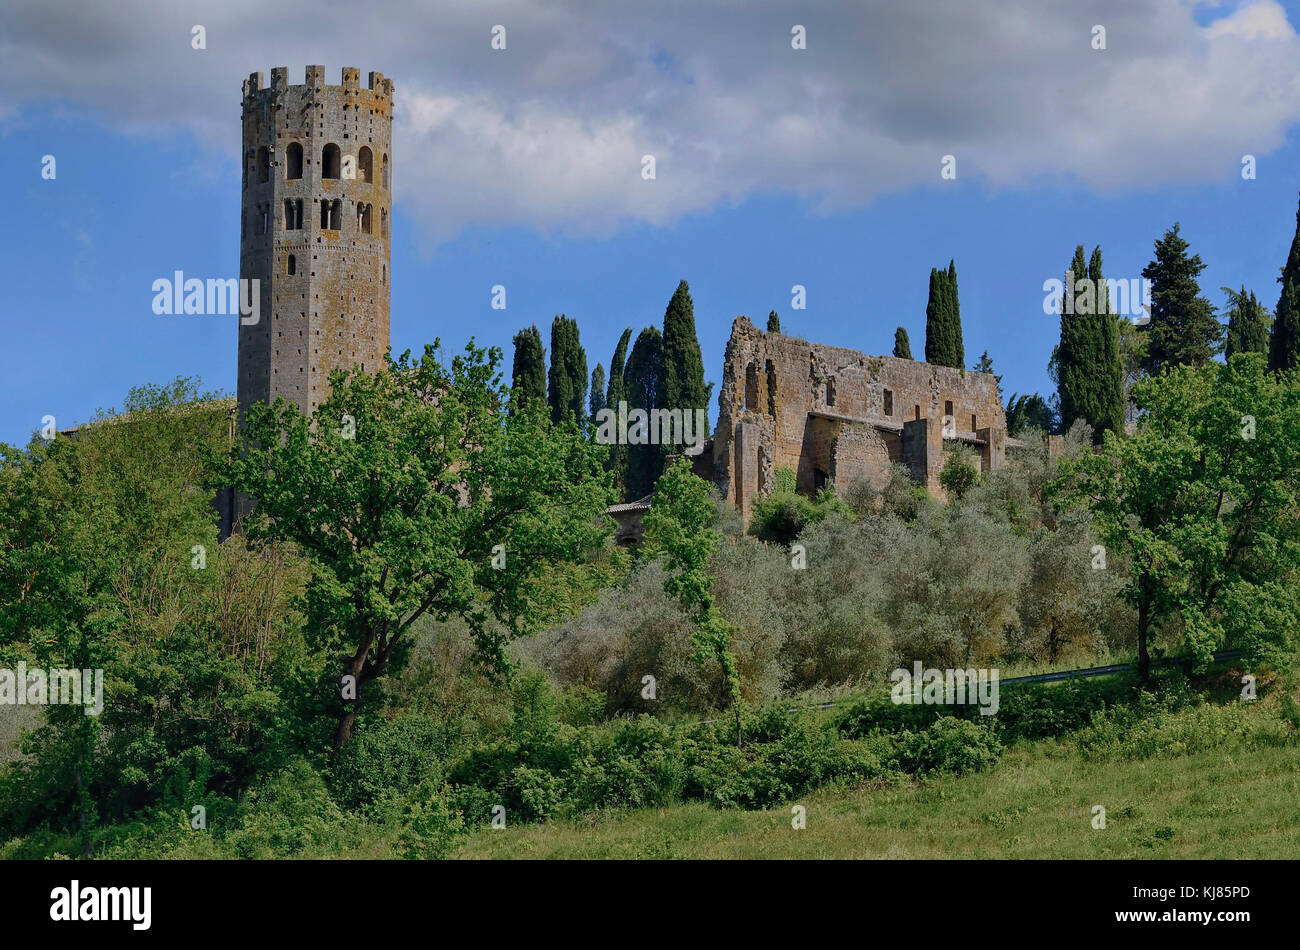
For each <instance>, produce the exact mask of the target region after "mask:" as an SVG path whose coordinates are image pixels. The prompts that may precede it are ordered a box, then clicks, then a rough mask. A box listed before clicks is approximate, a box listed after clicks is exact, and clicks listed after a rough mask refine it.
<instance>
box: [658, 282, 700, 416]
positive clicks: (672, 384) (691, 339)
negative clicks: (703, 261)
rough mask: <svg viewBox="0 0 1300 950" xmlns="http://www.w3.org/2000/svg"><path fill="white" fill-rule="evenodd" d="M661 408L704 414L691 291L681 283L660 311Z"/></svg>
mask: <svg viewBox="0 0 1300 950" xmlns="http://www.w3.org/2000/svg"><path fill="white" fill-rule="evenodd" d="M663 399H664V402H663V405H664V407H665V408H669V409H680V410H681V411H682V412H683V413H686V412H688V411H691V410H695V409H703V410H705V412H706V413H707V412H708V408H709V389H708V387H706V386H705V384H704V360H703V358H702V357H701V356H700V341H699V338H698V337H697V336H696V335H695V305H694V303H693V302H692V301H691V288H690V286H689V285H688V284H687V283H686V281H684V280H683V281H681V282H680V283H678V285H677V289H676V290H675V291H673V296H672V299H671V300H669V301H668V308H667V309H666V310H665V311H664V332H663Z"/></svg>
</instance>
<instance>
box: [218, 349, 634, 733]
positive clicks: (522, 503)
mask: <svg viewBox="0 0 1300 950" xmlns="http://www.w3.org/2000/svg"><path fill="white" fill-rule="evenodd" d="M439 355H440V350H439V345H438V344H437V343H436V342H435V343H434V344H433V345H432V346H426V347H425V350H424V356H423V358H422V359H420V360H418V361H412V360H411V359H410V354H409V351H408V352H407V353H404V354H402V356H401V358H400V359H398V360H396V361H394V360H392V359H389V360H388V361H387V364H386V366H385V368H384V369H382V370H381V371H379V372H377V373H373V374H366V373H348V372H344V371H341V370H339V371H335V372H334V373H333V374H331V378H330V383H331V386H332V387H333V391H332V393H331V395H330V396H329V398H328V399H327V400H326V401H325V402H324V403H323V404H322V405H321V406H320V408H319V410H318V411H317V413H316V416H315V417H314V418H313V419H311V420H308V419H307V418H306V417H305V416H303V415H302V414H301V413H299V411H298V410H297V409H296V407H294V406H293V405H291V404H289V403H286V402H284V401H283V400H276V402H275V404H274V405H273V406H267V405H265V404H261V403H259V404H255V405H254V406H253V407H252V408H251V409H250V410H249V411H248V417H247V420H246V424H245V436H246V438H247V440H248V443H249V445H248V448H247V450H246V451H244V452H241V451H240V450H238V449H236V450H233V451H232V452H231V454H230V456H229V458H228V459H227V460H226V464H225V470H224V472H223V475H224V477H225V479H226V480H227V481H228V482H229V483H230V484H233V485H234V486H235V487H236V488H238V489H239V490H240V491H242V492H244V493H245V494H247V495H249V496H250V497H253V498H255V499H257V507H256V510H255V515H254V518H253V519H252V522H251V523H250V525H249V527H248V530H249V533H250V535H251V536H253V537H255V538H269V539H278V540H285V541H292V542H293V543H294V544H295V545H297V546H298V547H299V548H300V549H301V550H302V551H303V552H305V553H306V554H307V556H308V557H309V558H310V559H311V562H312V577H311V581H310V583H309V585H308V588H307V599H306V602H307V614H308V629H309V631H310V633H311V635H312V636H313V637H314V638H315V639H316V641H317V642H318V643H319V645H320V648H321V650H322V652H325V653H327V654H329V655H331V656H337V657H339V658H340V660H341V669H340V670H339V673H340V674H341V675H342V676H343V677H351V678H352V679H351V680H346V679H344V680H342V681H341V682H342V683H343V690H344V692H342V693H340V694H339V695H340V696H345V697H350V696H351V695H352V693H351V690H350V687H353V686H354V687H355V696H356V699H355V701H353V700H352V699H350V698H345V699H344V700H343V702H342V703H341V706H340V711H339V715H338V724H337V729H336V731H335V738H334V745H335V748H341V747H342V746H344V745H345V744H346V743H347V742H348V740H349V738H350V737H351V734H352V727H353V723H354V722H355V720H356V717H357V712H358V709H359V708H360V704H361V703H362V702H364V701H366V700H367V699H368V698H370V696H371V694H372V690H370V689H368V686H369V684H371V683H372V682H373V681H374V680H376V679H378V678H379V677H381V676H383V675H384V673H385V672H386V671H387V669H388V667H389V665H390V663H392V661H393V660H394V657H395V656H397V655H398V654H397V652H396V651H398V649H399V647H400V646H401V645H402V644H403V643H404V637H405V635H406V634H407V632H408V631H409V630H410V629H411V625H412V624H413V623H414V622H415V621H416V620H418V619H419V618H420V617H422V616H425V615H426V614H428V615H430V616H433V617H440V618H447V617H450V616H458V617H460V618H462V619H463V620H464V621H465V623H466V624H467V625H468V628H469V630H470V633H471V635H472V637H473V639H474V642H475V645H476V647H477V651H478V655H479V656H480V658H481V659H482V660H483V662H484V663H485V664H486V665H487V666H488V668H489V669H491V670H495V671H504V670H505V669H506V668H507V663H506V656H505V645H506V643H507V642H508V641H509V640H511V639H514V638H516V637H521V636H525V635H528V634H531V633H533V632H535V631H537V630H538V629H540V628H541V627H542V626H543V625H544V624H545V623H547V622H548V621H549V620H553V619H554V617H555V615H556V614H557V612H558V607H559V604H560V602H559V600H557V598H558V597H559V596H560V594H559V593H558V592H557V591H555V590H553V589H552V588H551V585H548V584H547V583H545V581H544V580H543V577H544V570H545V568H547V567H548V566H553V565H562V564H565V563H572V562H575V561H579V560H581V559H583V558H584V557H585V555H586V552H588V551H590V550H591V549H592V548H593V547H594V546H596V545H598V544H600V543H601V541H602V539H603V538H604V537H605V535H606V533H607V520H608V519H602V518H601V517H600V515H601V512H602V510H603V509H604V508H605V507H606V506H607V505H608V504H609V502H610V500H611V492H610V490H609V477H608V475H607V474H606V473H605V472H604V471H603V465H602V464H601V462H602V458H601V456H603V454H604V452H603V450H602V449H600V448H598V447H597V446H595V445H594V444H592V443H590V442H588V441H587V440H586V439H584V438H583V436H582V435H581V433H580V432H579V430H578V428H577V426H576V424H575V423H574V422H573V421H572V420H566V421H565V422H564V423H563V424H561V425H548V423H547V420H546V418H545V415H544V413H545V408H544V407H543V406H541V405H529V406H528V407H526V408H525V409H523V410H521V411H520V412H517V413H515V414H513V415H506V414H505V413H504V412H503V411H502V410H503V407H504V405H505V393H504V391H503V388H502V386H501V376H500V373H499V372H498V369H499V364H500V361H501V353H500V351H499V350H496V349H491V350H484V349H482V348H479V347H476V346H475V345H474V344H473V342H471V343H470V344H469V345H468V346H466V348H465V350H464V352H463V353H461V354H459V355H457V356H455V357H454V358H453V359H452V360H451V361H450V366H444V365H443V364H442V362H440V360H439ZM313 430H314V431H313Z"/></svg>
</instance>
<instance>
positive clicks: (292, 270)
mask: <svg viewBox="0 0 1300 950" xmlns="http://www.w3.org/2000/svg"><path fill="white" fill-rule="evenodd" d="M296 273H298V258H296V257H294V256H293V255H292V254H290V255H289V276H290V277H292V276H293V275H294V274H296Z"/></svg>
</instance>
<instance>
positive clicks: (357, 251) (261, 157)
mask: <svg viewBox="0 0 1300 950" xmlns="http://www.w3.org/2000/svg"><path fill="white" fill-rule="evenodd" d="M342 78H343V82H342V84H341V85H338V86H329V85H326V83H325V67H324V66H308V67H307V73H306V82H305V83H304V84H303V85H301V86H291V85H289V70H288V69H286V68H285V67H283V66H280V67H277V68H275V69H272V70H271V85H270V86H269V87H268V86H266V85H265V84H264V81H263V78H262V74H261V73H253V74H252V75H251V76H249V77H248V80H247V81H246V82H245V83H244V99H243V152H242V156H243V158H242V166H243V191H242V195H243V197H242V201H241V205H242V209H241V214H240V233H239V276H240V277H241V278H243V279H246V280H252V279H256V280H258V281H259V282H260V283H259V291H260V311H259V319H258V322H257V323H256V324H252V325H244V320H243V319H241V320H240V327H239V369H238V383H237V388H238V397H239V398H238V411H239V417H240V419H242V418H243V416H244V413H245V412H246V411H247V409H248V407H249V406H251V405H252V404H253V403H255V402H259V401H261V402H273V401H274V400H275V398H276V397H277V396H283V397H284V398H285V399H287V400H289V401H290V402H294V403H296V404H297V405H298V408H299V409H300V410H302V411H303V412H304V413H307V414H311V413H313V412H315V410H316V407H317V406H319V405H320V404H321V403H322V402H323V401H324V400H325V399H326V397H327V396H328V395H329V374H330V371H331V370H332V369H334V368H335V367H353V366H357V367H360V368H361V369H363V370H367V371H374V370H376V369H378V368H379V366H380V364H382V362H383V358H384V352H385V351H386V350H387V349H388V342H389V340H388V300H389V279H390V276H391V275H390V273H389V270H390V268H389V264H390V252H389V248H390V242H391V233H392V208H393V196H392V162H393V149H392V133H393V83H392V80H390V79H385V78H384V76H383V74H382V73H371V74H370V81H369V84H368V86H367V87H366V88H362V86H361V82H360V73H359V71H358V70H356V69H353V68H350V67H348V68H344V70H343V77H342ZM222 494H223V496H224V497H219V498H218V500H217V507H218V509H219V511H220V514H221V523H220V528H221V535H222V537H225V536H228V535H229V534H230V531H231V529H232V528H233V526H234V522H235V521H236V520H237V519H238V518H239V517H241V516H242V515H243V514H245V513H246V512H247V511H248V508H249V504H248V500H247V499H244V498H235V497H234V496H233V493H231V492H228V491H226V492H223V493H222Z"/></svg>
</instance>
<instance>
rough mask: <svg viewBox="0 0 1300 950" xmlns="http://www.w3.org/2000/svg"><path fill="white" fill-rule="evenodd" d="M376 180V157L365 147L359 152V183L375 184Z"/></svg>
mask: <svg viewBox="0 0 1300 950" xmlns="http://www.w3.org/2000/svg"><path fill="white" fill-rule="evenodd" d="M374 180H375V156H374V153H372V152H371V151H370V149H369V148H368V147H367V146H365V145H363V146H361V151H359V152H357V181H364V182H373V181H374Z"/></svg>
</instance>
